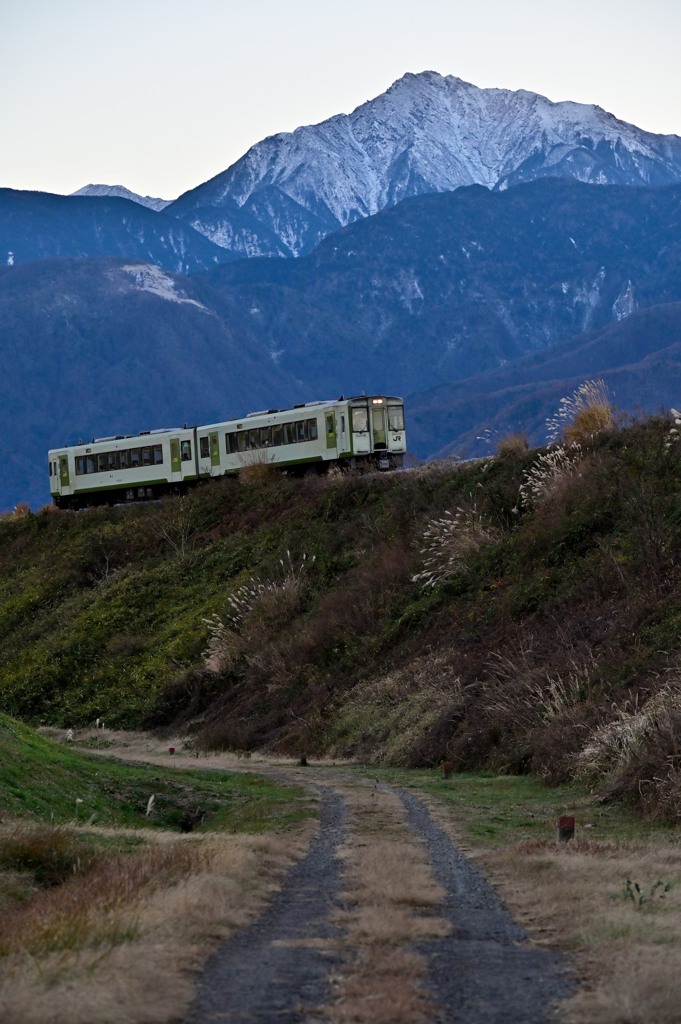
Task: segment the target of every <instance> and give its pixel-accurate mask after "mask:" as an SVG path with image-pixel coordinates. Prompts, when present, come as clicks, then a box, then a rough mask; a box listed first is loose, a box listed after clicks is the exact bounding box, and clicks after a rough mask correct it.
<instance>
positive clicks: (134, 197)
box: [71, 185, 172, 211]
mask: <svg viewBox="0 0 681 1024" xmlns="http://www.w3.org/2000/svg"><path fill="white" fill-rule="evenodd" d="M71 195H73V196H104V197H105V198H110V197H111V196H114V197H116V198H118V199H129V200H130V202H132V203H139V205H140V206H146V207H147V208H148V209H149V210H156V211H158V210H164V209H165V208H166V206H169V205H170V203H172V199H155V198H154V197H153V196H140V195H138V194H137V193H136V192H131V191H130V189H129V188H126V187H125V186H124V185H84V186H83V188H79V189H78V191H77V192H72V193H71Z"/></svg>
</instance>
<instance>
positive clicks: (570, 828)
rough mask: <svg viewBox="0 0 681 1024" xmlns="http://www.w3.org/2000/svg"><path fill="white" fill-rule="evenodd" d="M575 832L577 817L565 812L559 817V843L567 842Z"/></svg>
mask: <svg viewBox="0 0 681 1024" xmlns="http://www.w3.org/2000/svg"><path fill="white" fill-rule="evenodd" d="M574 834H575V819H574V818H573V817H572V815H570V814H564V815H563V816H562V818H559V819H558V830H557V839H558V842H559V843H567V841H568V839H572V837H573V836H574Z"/></svg>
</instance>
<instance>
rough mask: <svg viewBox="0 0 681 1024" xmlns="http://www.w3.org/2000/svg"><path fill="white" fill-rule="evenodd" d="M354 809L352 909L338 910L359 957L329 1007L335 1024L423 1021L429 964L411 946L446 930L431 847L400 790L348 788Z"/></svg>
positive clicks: (349, 854)
mask: <svg viewBox="0 0 681 1024" xmlns="http://www.w3.org/2000/svg"><path fill="white" fill-rule="evenodd" d="M342 791H343V795H344V796H345V798H346V800H347V801H348V805H349V808H350V828H349V837H348V840H347V842H346V843H345V845H344V849H343V857H344V860H345V865H346V879H345V881H346V888H345V892H344V893H343V900H344V902H345V903H346V905H347V908H348V909H347V910H345V911H343V912H340V913H339V915H338V916H339V920H340V923H341V924H342V925H343V926H344V928H345V930H346V945H347V947H348V948H349V949H350V950H352V959H351V960H350V962H349V963H348V964H347V965H346V966H345V967H344V969H343V972H342V974H341V976H340V977H339V978H338V979H336V986H335V989H336V992H335V999H334V1001H333V1003H332V1004H331V1005H330V1006H327V1007H324V1016H325V1019H328V1020H329V1021H331V1022H332V1024H349V1022H362V1024H364V1022H367V1021H371V1022H372V1024H417V1022H420V1021H424V1022H426V1021H428V1020H430V1019H431V1018H432V1009H433V1008H432V1006H431V1004H430V1003H429V1000H428V996H427V993H426V991H425V989H424V987H423V984H422V980H423V975H424V973H425V969H426V965H425V963H424V961H423V958H422V957H421V956H419V955H418V954H417V953H415V952H414V951H413V950H412V949H411V948H410V947H411V943H412V942H414V941H418V940H419V939H422V938H428V937H435V936H440V935H444V934H446V933H447V930H448V924H447V922H445V921H444V920H443V919H442V918H439V917H437V916H436V914H435V913H434V910H435V908H437V906H438V905H439V903H440V902H441V900H442V895H443V894H442V890H441V889H440V887H439V886H438V885H437V883H436V882H435V880H434V878H433V875H432V872H431V868H430V865H429V862H428V858H427V854H426V851H425V848H424V846H423V844H422V843H421V841H420V840H418V839H416V838H415V837H414V836H413V834H412V833H410V832H409V830H408V828H407V825H406V821H405V813H404V808H403V806H402V803H401V802H400V800H399V799H398V798H397V796H395V794H393V793H390V792H386V791H385V790H381V789H378V788H375V789H372V788H367V787H366V786H362V787H348V786H346V787H344V788H343V790H342Z"/></svg>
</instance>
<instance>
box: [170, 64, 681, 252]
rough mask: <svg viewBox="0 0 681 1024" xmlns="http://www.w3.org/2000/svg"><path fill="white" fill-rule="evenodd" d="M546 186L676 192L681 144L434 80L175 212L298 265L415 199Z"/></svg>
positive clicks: (265, 144)
mask: <svg viewBox="0 0 681 1024" xmlns="http://www.w3.org/2000/svg"><path fill="white" fill-rule="evenodd" d="M547 176H559V177H568V178H575V179H577V180H580V181H584V182H590V183H594V184H627V185H633V184H639V185H640V184H652V185H662V184H667V183H671V182H677V181H680V180H681V138H679V137H678V136H675V135H669V136H664V135H654V134H651V133H649V132H645V131H642V130H641V129H639V128H636V127H635V126H633V125H630V124H627V123H625V122H623V121H619V120H618V119H617V118H615V117H614V116H613V115H612V114H609V113H607V112H606V111H604V110H603V109H602V108H600V107H596V106H589V105H586V104H580V103H573V102H560V103H553V102H552V101H551V100H548V99H547V98H546V97H544V96H540V95H537V94H536V93H532V92H527V91H525V90H519V91H516V92H514V91H510V90H507V89H480V88H478V87H476V86H475V85H471V84H469V83H468V82H463V81H461V79H459V78H455V77H452V76H449V77H443V76H441V75H439V74H437V73H436V72H433V71H426V72H423V73H421V74H407V75H405V76H404V77H403V78H401V79H399V80H398V81H397V82H395V83H394V84H393V85H392V86H391V87H390V88H389V89H388V90H387V92H385V93H383V94H382V95H381V96H378V97H377V98H376V99H373V100H370V101H368V102H367V103H364V104H362V106H360V107H358V108H357V109H356V110H354V111H353V112H352V113H351V114H339V115H337V116H335V117H332V118H330V119H329V120H327V121H323V122H322V123H321V124H318V125H312V126H308V127H302V128H298V129H297V130H296V131H294V132H292V133H282V134H279V135H274V136H271V137H270V138H267V139H265V140H263V141H262V142H260V143H258V144H257V145H255V146H253V147H252V148H251V149H250V150H249V151H248V152H247V153H246V154H245V156H243V157H242V158H241V159H240V160H238V161H237V162H236V163H235V164H233V165H232V166H231V167H230V168H228V169H227V170H226V171H224V172H223V173H221V174H219V175H217V176H216V177H215V178H213V179H211V180H210V181H208V182H206V183H205V184H203V185H200V186H199V187H198V188H196V189H193V190H192V191H190V192H187V193H185V194H184V195H183V196H180V198H179V199H177V200H176V201H175V202H174V203H172V204H171V206H170V208H169V210H168V212H169V213H173V214H175V215H176V216H178V217H181V218H182V219H185V220H187V221H188V222H189V223H190V224H191V225H192V226H193V227H195V228H196V229H197V230H198V231H200V232H202V233H203V234H205V235H206V236H207V237H208V238H210V239H211V240H212V241H214V242H216V243H217V244H218V245H223V246H227V247H228V248H230V249H231V250H233V251H235V252H236V251H238V252H242V253H243V254H244V255H256V254H258V253H259V254H262V255H280V254H281V253H282V251H283V252H284V253H285V254H287V255H301V254H303V253H305V252H309V251H311V249H313V248H314V247H315V246H316V245H317V244H318V243H319V241H320V240H321V239H322V238H323V237H324V236H325V235H326V234H328V233H330V232H331V231H334V230H337V229H338V228H339V227H341V226H344V225H346V224H348V223H351V222H353V221H355V220H358V219H360V218H362V217H366V216H369V215H371V214H374V213H377V212H378V211H379V210H382V209H384V208H385V207H389V206H394V205H395V204H396V203H397V202H399V201H400V200H402V199H405V198H407V197H409V196H413V195H418V194H421V193H424V192H449V191H453V190H455V189H457V188H459V187H461V186H462V185H472V184H478V185H484V186H486V187H487V188H490V189H504V188H508V187H509V186H510V185H514V184H517V183H519V182H522V181H531V180H534V179H536V178H539V177H547ZM239 218H241V219H242V220H243V219H244V218H246V219H247V220H248V231H247V232H246V230H245V228H243V227H242V225H241V223H240V221H239ZM258 226H259V227H258ZM272 235H274V236H275V241H274V242H272V238H271V236H272Z"/></svg>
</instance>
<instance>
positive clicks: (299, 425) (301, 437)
mask: <svg viewBox="0 0 681 1024" xmlns="http://www.w3.org/2000/svg"><path fill="white" fill-rule="evenodd" d="M306 440H307V432H306V430H305V420H296V441H306Z"/></svg>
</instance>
